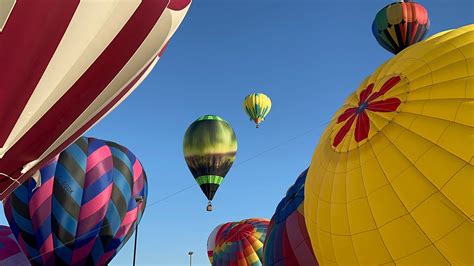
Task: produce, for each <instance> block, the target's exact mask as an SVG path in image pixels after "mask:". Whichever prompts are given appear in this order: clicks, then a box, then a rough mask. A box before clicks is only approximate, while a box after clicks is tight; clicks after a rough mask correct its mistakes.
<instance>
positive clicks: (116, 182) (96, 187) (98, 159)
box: [4, 137, 147, 265]
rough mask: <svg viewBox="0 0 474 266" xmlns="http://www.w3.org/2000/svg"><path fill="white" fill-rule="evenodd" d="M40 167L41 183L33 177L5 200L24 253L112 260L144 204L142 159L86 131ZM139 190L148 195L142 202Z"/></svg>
mask: <svg viewBox="0 0 474 266" xmlns="http://www.w3.org/2000/svg"><path fill="white" fill-rule="evenodd" d="M40 172H41V181H42V185H41V186H40V187H39V188H37V189H36V190H34V191H32V189H33V188H34V187H35V185H36V184H35V183H34V181H33V180H32V179H31V180H30V181H28V182H26V183H24V184H23V185H21V186H20V187H19V188H18V189H17V190H15V192H14V193H13V194H12V195H11V197H9V198H8V200H7V201H6V202H5V203H4V205H5V215H6V216H7V220H8V221H9V224H10V225H11V226H12V228H15V230H14V233H15V237H16V238H17V239H19V243H21V242H22V241H23V242H25V245H24V246H25V247H26V248H25V249H24V250H25V253H26V255H27V256H28V257H29V258H30V259H33V260H34V263H35V264H38V265H43V264H47V265H92V264H93V265H104V264H106V263H108V262H109V261H110V260H111V259H112V258H113V256H114V255H115V254H116V252H117V250H118V249H120V248H121V247H122V246H123V244H124V242H123V241H126V240H128V238H129V236H131V235H132V233H133V231H134V229H135V227H134V225H135V224H136V222H137V221H138V220H139V219H141V216H142V213H143V211H144V209H145V206H146V205H145V202H146V196H147V195H146V194H147V184H146V175H145V173H144V171H143V168H142V167H141V165H140V162H139V161H138V160H137V159H136V157H135V156H134V155H133V154H132V153H131V152H130V151H128V149H126V148H124V147H122V146H120V145H118V144H115V143H112V142H106V141H103V140H99V139H94V138H85V137H82V138H80V139H78V140H77V141H76V142H75V143H73V144H72V145H71V146H69V147H68V148H67V149H66V150H64V151H63V152H61V153H60V154H59V155H58V156H57V157H56V158H55V159H53V160H52V161H51V162H50V163H49V164H48V165H46V166H45V167H43V168H42V169H41V171H40ZM137 184H138V187H137V188H136V189H135V190H134V186H136V185H137ZM134 193H136V194H134ZM138 195H140V196H142V197H143V198H144V204H141V205H140V207H138V206H137V204H136V202H135V197H136V196H138ZM30 210H33V211H32V212H31V213H30ZM17 212H20V213H17ZM132 225H133V226H132Z"/></svg>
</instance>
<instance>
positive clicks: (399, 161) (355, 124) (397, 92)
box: [304, 25, 474, 265]
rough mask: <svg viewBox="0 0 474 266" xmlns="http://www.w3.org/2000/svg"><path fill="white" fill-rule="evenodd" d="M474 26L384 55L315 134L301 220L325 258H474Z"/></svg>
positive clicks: (380, 261) (454, 260) (336, 260)
mask: <svg viewBox="0 0 474 266" xmlns="http://www.w3.org/2000/svg"><path fill="white" fill-rule="evenodd" d="M473 127H474V25H468V26H465V27H462V28H458V29H455V30H451V31H447V32H443V33H440V34H437V35H435V36H433V37H431V38H429V39H427V40H426V41H423V42H420V43H418V44H416V45H413V46H411V47H408V48H407V49H405V50H404V51H402V52H401V53H399V54H398V55H397V56H395V57H394V58H392V59H390V60H388V61H387V62H385V63H384V64H383V65H382V66H380V67H379V68H378V69H377V70H376V71H375V72H374V73H373V74H372V75H371V76H370V77H368V78H367V79H366V80H364V81H363V82H362V84H361V85H360V86H359V88H358V89H357V90H356V91H355V92H354V93H353V94H351V95H350V96H349V97H348V99H347V100H346V102H345V103H344V105H343V106H342V108H341V109H340V110H339V111H338V112H337V113H336V114H335V116H334V117H333V119H332V121H331V123H330V124H329V126H328V128H327V129H326V130H325V132H324V133H323V135H322V136H321V139H320V142H319V145H318V146H317V148H316V151H315V153H314V155H313V158H312V161H311V167H310V169H309V173H308V177H307V180H306V184H305V197H306V199H305V210H304V211H305V214H306V215H305V219H306V224H307V227H308V232H309V234H310V237H311V242H312V245H313V249H314V250H315V252H316V255H317V258H318V261H319V262H321V263H322V264H323V265H325V264H385V263H387V264H392V265H393V264H412V265H419V264H420V263H425V264H428V265H433V264H441V265H443V264H446V265H448V264H456V265H460V264H463V265H473V264H474V255H473V250H474V246H473V245H474V222H473V217H474V166H473V163H474V159H473V157H474V156H473V155H474V130H473Z"/></svg>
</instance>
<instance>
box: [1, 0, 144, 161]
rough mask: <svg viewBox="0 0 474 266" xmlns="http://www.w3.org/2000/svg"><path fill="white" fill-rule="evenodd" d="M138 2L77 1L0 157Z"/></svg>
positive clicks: (79, 73) (81, 70)
mask: <svg viewBox="0 0 474 266" xmlns="http://www.w3.org/2000/svg"><path fill="white" fill-rule="evenodd" d="M139 4H140V1H138V0H133V1H81V2H80V3H79V6H78V7H77V10H76V12H75V13H74V16H73V17H72V20H71V23H70V24H69V26H68V28H67V29H66V32H65V33H64V36H63V38H62V39H61V42H60V43H59V46H58V48H57V50H56V51H55V53H54V55H53V57H52V59H51V61H50V62H49V64H48V66H47V68H46V70H45V72H44V74H43V76H42V77H41V79H40V81H39V83H38V85H37V86H36V88H35V91H34V92H33V94H32V95H31V97H30V99H29V100H28V103H27V104H26V106H25V108H24V110H23V112H22V114H21V116H20V117H19V119H18V120H17V122H16V124H15V127H14V128H13V130H12V131H11V132H10V135H9V136H8V139H7V140H6V143H5V145H4V147H2V148H1V149H0V156H1V155H3V154H4V153H6V152H7V151H8V149H9V148H11V147H12V146H13V145H14V144H15V143H16V142H17V141H18V140H19V139H20V138H21V137H22V136H23V135H24V134H25V133H26V132H27V131H28V130H30V129H31V127H32V126H33V125H34V124H35V123H36V122H37V121H38V120H39V119H41V117H43V115H44V114H45V113H46V112H47V111H48V110H49V109H50V108H51V107H52V106H53V105H54V104H55V103H56V102H57V101H58V100H59V99H60V98H61V97H62V96H63V95H64V93H66V92H67V91H68V90H69V89H70V88H71V86H72V85H74V83H75V82H76V81H77V80H78V79H79V78H80V77H81V76H82V75H83V74H84V72H85V71H86V70H87V69H88V68H89V67H90V66H91V65H92V64H93V63H94V61H95V60H96V59H97V57H99V55H100V54H101V53H102V52H103V51H104V49H105V48H106V47H107V46H108V45H109V44H110V42H111V41H112V40H113V39H114V38H115V36H116V35H117V34H118V33H119V32H120V30H121V29H122V28H123V26H124V25H125V23H126V22H127V21H128V20H129V19H130V17H131V16H132V15H133V12H135V10H136V9H137V7H138V6H139Z"/></svg>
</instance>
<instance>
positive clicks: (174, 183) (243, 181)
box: [0, 0, 474, 265]
mask: <svg viewBox="0 0 474 266" xmlns="http://www.w3.org/2000/svg"><path fill="white" fill-rule="evenodd" d="M419 2H421V3H422V4H423V5H424V6H425V7H426V8H427V9H428V12H429V14H430V19H431V29H430V32H429V35H431V34H434V33H436V32H439V31H442V30H446V29H450V28H455V27H459V26H462V25H465V24H468V23H473V22H474V11H473V10H474V2H472V0H458V1H448V0H445V1H441V0H430V1H427V0H425V1H421V0H420V1H419ZM388 3H390V1H380V0H371V1H369V0H359V1H347V0H344V1H321V0H302V1H296V0H287V1H282V0H257V1H255V0H254V1H250V0H239V1H231V0H195V2H194V3H193V4H192V6H191V9H190V11H189V13H188V15H187V17H186V18H185V20H184V22H183V24H182V25H181V27H180V28H179V29H178V31H177V33H176V34H175V36H174V37H173V39H172V41H171V42H170V45H169V46H168V48H167V51H166V52H165V54H164V56H163V58H162V59H161V60H160V62H159V63H158V65H157V66H156V67H155V69H154V70H153V71H152V72H151V74H150V75H149V76H148V78H147V79H146V80H145V81H144V82H143V83H142V84H141V85H140V87H139V88H138V89H137V90H136V91H135V92H134V93H133V94H132V95H131V96H130V97H129V98H128V99H127V100H126V101H125V102H124V103H122V105H120V106H119V107H118V108H117V109H115V110H114V111H113V112H112V113H111V114H110V115H109V116H108V117H106V118H105V119H104V120H103V121H102V122H100V123H99V124H98V125H96V126H95V127H94V128H93V129H91V130H90V131H89V132H88V133H87V134H86V135H87V136H93V137H97V138H101V139H106V140H111V141H115V142H117V143H120V144H122V145H124V146H126V147H128V148H129V149H130V150H131V151H132V152H134V153H135V154H136V155H137V157H138V158H140V160H141V161H142V163H143V165H144V167H145V169H146V171H147V175H148V182H149V187H150V188H149V195H148V204H149V206H148V207H147V209H146V211H145V214H144V218H143V220H142V223H141V224H140V230H139V250H138V259H137V261H138V265H188V263H189V262H188V255H187V253H188V251H189V250H192V251H194V255H193V265H208V259H207V254H206V241H207V237H208V234H209V233H210V232H211V231H212V229H213V228H214V227H215V226H216V225H218V224H220V223H223V222H227V221H235V220H241V219H245V218H251V217H264V218H270V217H271V216H272V214H273V212H274V210H275V208H276V205H277V204H278V202H279V201H280V199H281V198H282V197H283V195H284V193H285V192H286V190H287V188H288V187H289V186H290V185H291V184H292V183H293V182H294V180H295V179H296V177H297V176H298V175H299V173H300V172H301V171H302V170H304V169H305V168H306V167H307V166H308V164H309V161H310V159H311V155H312V153H313V151H314V148H315V147H316V144H317V142H318V139H319V135H320V134H321V132H322V130H323V129H324V124H325V123H326V122H328V121H329V120H330V118H331V116H332V114H333V113H334V111H336V110H337V109H338V108H339V107H340V105H341V104H342V102H343V101H344V99H345V97H346V96H347V95H349V93H350V92H351V91H353V90H354V89H355V88H357V86H358V85H359V82H361V81H362V80H363V79H364V78H365V77H366V76H368V75H370V74H371V73H372V72H373V71H374V70H375V69H376V68H377V67H378V66H379V65H380V64H382V63H383V62H384V61H386V60H387V59H389V58H391V57H392V54H390V53H389V52H387V51H385V50H384V49H383V48H381V47H380V46H379V45H378V44H377V42H376V41H375V39H374V37H373V36H372V32H371V24H372V20H373V18H374V16H375V14H376V12H377V11H378V10H379V9H380V8H382V7H383V6H384V5H385V4H388ZM251 92H264V93H266V94H267V95H269V96H270V97H271V99H272V101H273V108H272V111H271V113H270V114H269V116H268V119H267V121H265V122H264V123H263V124H262V126H261V128H259V129H255V126H254V125H253V124H252V123H251V122H250V121H249V120H248V118H247V116H246V115H245V113H244V112H243V110H242V100H243V98H244V97H245V96H246V95H247V94H249V93H251ZM204 114H216V115H219V116H221V117H223V118H224V119H226V120H227V121H229V122H230V123H231V124H232V126H233V127H234V130H235V132H236V134H237V139H238V145H239V148H238V153H237V159H236V162H235V164H234V167H233V168H232V169H231V170H230V172H229V174H228V175H227V177H226V179H225V181H224V183H223V184H222V186H221V188H220V189H219V191H218V192H217V195H216V197H215V199H214V201H213V202H214V209H215V210H214V211H213V212H211V213H209V212H206V211H205V206H206V203H207V200H206V198H205V196H204V195H203V194H202V192H201V191H200V189H199V187H198V185H197V184H195V181H194V179H193V177H192V175H191V173H190V172H189V170H188V168H187V166H186V163H185V161H184V158H183V154H182V138H183V136H184V132H185V130H186V128H187V127H188V125H189V124H190V123H191V122H192V121H194V120H195V119H196V118H198V117H199V116H201V115H204ZM183 189H185V190H183ZM0 209H1V207H0ZM0 211H1V210H0ZM6 223H7V222H6V220H5V218H4V217H3V216H0V224H6ZM132 240H133V239H132ZM132 250H133V241H129V243H127V245H126V246H125V247H124V248H123V249H122V250H121V251H120V253H119V254H118V255H117V256H116V257H115V259H114V260H113V262H112V263H111V265H131V262H132Z"/></svg>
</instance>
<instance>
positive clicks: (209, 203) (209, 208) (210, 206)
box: [206, 201, 212, 212]
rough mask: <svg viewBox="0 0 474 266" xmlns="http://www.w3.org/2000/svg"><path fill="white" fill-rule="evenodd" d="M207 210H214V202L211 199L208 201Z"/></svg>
mask: <svg viewBox="0 0 474 266" xmlns="http://www.w3.org/2000/svg"><path fill="white" fill-rule="evenodd" d="M206 211H208V212H212V202H211V201H209V202H208V203H207V208H206Z"/></svg>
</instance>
